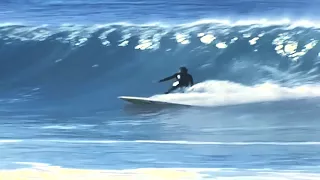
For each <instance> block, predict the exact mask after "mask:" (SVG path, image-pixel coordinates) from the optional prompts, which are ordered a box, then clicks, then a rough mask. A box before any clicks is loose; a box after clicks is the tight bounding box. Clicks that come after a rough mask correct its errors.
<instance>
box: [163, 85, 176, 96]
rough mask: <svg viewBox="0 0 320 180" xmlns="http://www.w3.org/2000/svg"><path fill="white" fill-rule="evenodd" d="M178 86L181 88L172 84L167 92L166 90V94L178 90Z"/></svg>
mask: <svg viewBox="0 0 320 180" xmlns="http://www.w3.org/2000/svg"><path fill="white" fill-rule="evenodd" d="M178 88H179V86H172V87H171V88H170V89H169V90H168V91H167V92H165V94H169V93H171V92H172V91H174V90H176V89H178Z"/></svg>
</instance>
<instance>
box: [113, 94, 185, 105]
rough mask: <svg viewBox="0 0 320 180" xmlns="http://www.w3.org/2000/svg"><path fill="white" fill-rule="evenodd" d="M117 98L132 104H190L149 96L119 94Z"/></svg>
mask: <svg viewBox="0 0 320 180" xmlns="http://www.w3.org/2000/svg"><path fill="white" fill-rule="evenodd" d="M118 98H119V99H122V100H124V101H127V102H130V103H132V104H140V105H145V104H151V105H176V106H190V105H187V104H179V103H171V102H164V101H157V100H154V99H150V98H145V97H133V96H119V97H118Z"/></svg>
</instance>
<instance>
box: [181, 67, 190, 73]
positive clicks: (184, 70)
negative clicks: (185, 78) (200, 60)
mask: <svg viewBox="0 0 320 180" xmlns="http://www.w3.org/2000/svg"><path fill="white" fill-rule="evenodd" d="M180 70H181V71H182V72H188V69H187V68H186V67H184V66H182V67H180Z"/></svg>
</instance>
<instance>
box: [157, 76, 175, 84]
mask: <svg viewBox="0 0 320 180" xmlns="http://www.w3.org/2000/svg"><path fill="white" fill-rule="evenodd" d="M176 75H177V74H174V75H172V76H169V77H166V78H164V79H161V80H159V82H164V81H168V80H170V79H173V78H175V77H176Z"/></svg>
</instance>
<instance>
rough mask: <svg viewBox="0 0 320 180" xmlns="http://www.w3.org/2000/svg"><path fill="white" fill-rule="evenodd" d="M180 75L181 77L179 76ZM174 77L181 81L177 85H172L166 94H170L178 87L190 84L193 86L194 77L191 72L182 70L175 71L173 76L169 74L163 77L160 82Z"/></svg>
mask: <svg viewBox="0 0 320 180" xmlns="http://www.w3.org/2000/svg"><path fill="white" fill-rule="evenodd" d="M179 76H180V78H179ZM173 78H176V79H177V80H178V82H179V84H178V85H176V86H172V87H171V88H170V89H169V90H168V91H167V92H165V94H168V93H170V92H172V91H174V90H176V89H178V88H182V87H188V86H190V85H191V86H193V78H192V76H191V75H190V74H188V73H182V72H179V73H175V74H174V75H172V76H169V77H167V78H164V79H161V80H160V81H159V82H164V81H168V80H170V79H173Z"/></svg>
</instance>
